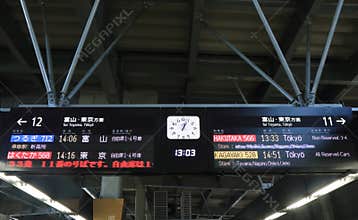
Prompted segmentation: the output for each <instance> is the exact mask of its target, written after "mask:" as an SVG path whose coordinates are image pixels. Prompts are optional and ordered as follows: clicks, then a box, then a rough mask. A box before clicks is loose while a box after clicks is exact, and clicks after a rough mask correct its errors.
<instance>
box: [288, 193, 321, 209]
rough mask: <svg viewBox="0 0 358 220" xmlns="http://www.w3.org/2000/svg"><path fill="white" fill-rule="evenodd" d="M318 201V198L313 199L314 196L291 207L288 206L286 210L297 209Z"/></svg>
mask: <svg viewBox="0 0 358 220" xmlns="http://www.w3.org/2000/svg"><path fill="white" fill-rule="evenodd" d="M316 199H317V197H313V196H307V197H304V198H302V199H300V200H298V201H297V202H294V203H292V204H291V205H289V206H287V207H286V210H292V209H297V208H299V207H302V206H304V205H306V204H308V203H310V202H312V201H314V200H316Z"/></svg>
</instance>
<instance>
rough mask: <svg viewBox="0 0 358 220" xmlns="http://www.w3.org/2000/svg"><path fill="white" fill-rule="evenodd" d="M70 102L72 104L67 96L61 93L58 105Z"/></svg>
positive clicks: (65, 104) (67, 104)
mask: <svg viewBox="0 0 358 220" xmlns="http://www.w3.org/2000/svg"><path fill="white" fill-rule="evenodd" d="M70 104H71V103H70V100H69V99H68V98H67V96H66V95H65V94H64V93H61V94H60V100H59V103H58V105H59V106H69V105H70Z"/></svg>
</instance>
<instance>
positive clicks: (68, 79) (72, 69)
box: [61, 0, 101, 99]
mask: <svg viewBox="0 0 358 220" xmlns="http://www.w3.org/2000/svg"><path fill="white" fill-rule="evenodd" d="M100 2H101V0H95V2H94V4H93V6H92V9H91V12H90V14H89V16H88V19H87V23H86V25H85V27H84V29H83V32H82V36H81V39H80V41H79V43H78V46H77V49H76V52H75V55H74V57H73V60H72V63H71V66H70V68H69V70H68V73H67V77H66V80H65V82H64V84H63V87H62V90H61V99H62V98H64V97H65V96H66V93H67V90H68V87H69V85H70V83H71V79H72V76H73V74H74V72H75V69H76V66H77V63H78V60H79V58H80V55H81V51H82V48H83V45H84V43H85V41H86V38H87V35H88V32H89V30H90V28H91V25H92V21H93V18H94V16H95V14H96V11H97V8H98V5H99V3H100Z"/></svg>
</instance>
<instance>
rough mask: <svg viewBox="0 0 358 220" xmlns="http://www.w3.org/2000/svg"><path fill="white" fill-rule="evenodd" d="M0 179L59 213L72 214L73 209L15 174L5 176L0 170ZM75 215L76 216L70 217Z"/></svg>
mask: <svg viewBox="0 0 358 220" xmlns="http://www.w3.org/2000/svg"><path fill="white" fill-rule="evenodd" d="M0 179H2V180H3V181H5V182H7V183H9V184H11V185H13V186H15V187H16V188H18V189H20V190H21V191H23V192H25V193H27V194H29V195H30V196H32V197H34V198H36V199H38V200H40V201H41V202H43V203H45V204H47V205H49V206H51V207H52V208H54V209H56V210H58V211H59V212H61V213H64V214H72V213H73V211H72V210H71V209H69V208H68V207H66V206H65V205H63V204H61V203H59V202H57V201H55V200H53V199H51V197H49V196H48V195H47V194H45V193H44V192H42V191H40V190H39V189H37V188H36V187H34V186H32V185H31V184H28V183H26V182H24V181H22V180H21V179H20V178H18V177H17V176H7V175H6V174H5V173H3V172H0ZM72 216H75V217H76V218H74V217H72ZM70 217H71V218H74V219H75V220H85V218H83V217H82V216H79V215H70Z"/></svg>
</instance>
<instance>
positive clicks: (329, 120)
mask: <svg viewBox="0 0 358 220" xmlns="http://www.w3.org/2000/svg"><path fill="white" fill-rule="evenodd" d="M322 119H323V122H324V126H326V127H332V126H333V120H332V117H322Z"/></svg>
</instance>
